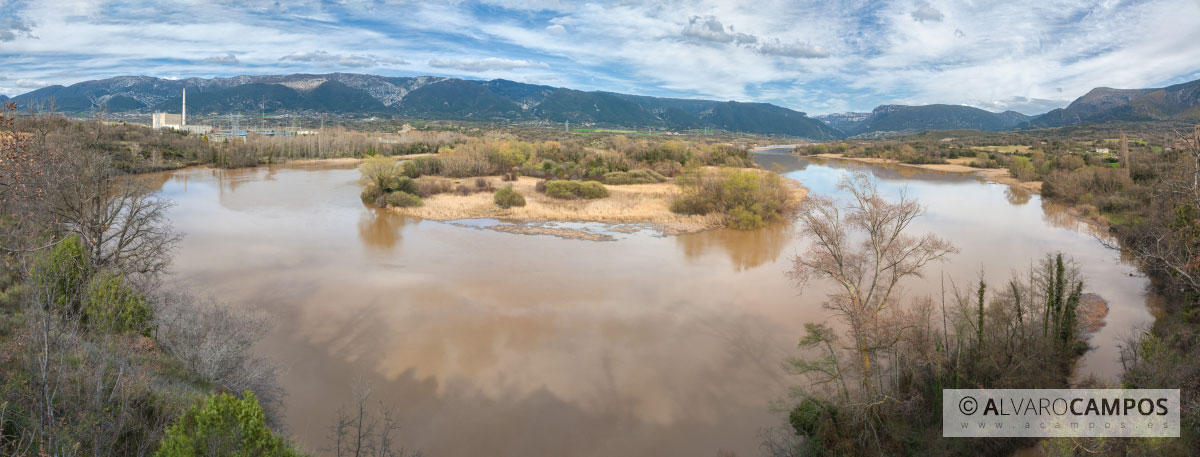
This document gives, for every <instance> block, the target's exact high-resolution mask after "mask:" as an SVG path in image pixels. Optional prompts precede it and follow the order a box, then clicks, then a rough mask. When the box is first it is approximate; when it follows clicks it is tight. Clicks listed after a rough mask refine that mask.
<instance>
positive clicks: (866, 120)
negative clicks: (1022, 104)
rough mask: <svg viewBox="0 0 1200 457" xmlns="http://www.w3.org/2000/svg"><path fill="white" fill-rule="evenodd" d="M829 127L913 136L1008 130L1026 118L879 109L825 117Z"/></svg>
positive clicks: (960, 109)
mask: <svg viewBox="0 0 1200 457" xmlns="http://www.w3.org/2000/svg"><path fill="white" fill-rule="evenodd" d="M822 120H823V121H825V122H827V123H828V124H829V125H831V126H834V127H838V128H840V129H842V130H843V131H845V132H846V134H847V135H868V134H881V133H912V132H920V131H924V130H964V129H966V130H983V131H993V132H994V131H1001V130H1008V129H1011V128H1013V127H1015V126H1017V125H1020V124H1022V123H1025V122H1027V121H1028V120H1029V117H1028V116H1026V115H1024V114H1021V113H1018V112H1015V111H1005V112H1003V113H993V112H991V111H985V110H982V109H979V108H972V107H970V106H962V105H921V106H906V105H881V106H879V107H877V108H875V109H874V110H873V111H871V113H869V114H868V113H841V114H834V115H827V116H824V118H823V119H822Z"/></svg>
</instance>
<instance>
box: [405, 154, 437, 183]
mask: <svg viewBox="0 0 1200 457" xmlns="http://www.w3.org/2000/svg"><path fill="white" fill-rule="evenodd" d="M403 168H404V176H408V177H409V178H414V179H415V178H419V177H421V176H437V175H440V174H442V161H441V160H440V159H438V158H437V157H417V158H415V159H412V160H409V161H406V162H404V167H403Z"/></svg>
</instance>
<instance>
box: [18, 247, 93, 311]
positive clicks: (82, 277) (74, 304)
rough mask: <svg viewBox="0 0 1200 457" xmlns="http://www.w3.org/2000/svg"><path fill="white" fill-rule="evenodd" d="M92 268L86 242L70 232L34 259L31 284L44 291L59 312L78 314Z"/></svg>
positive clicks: (35, 288)
mask: <svg viewBox="0 0 1200 457" xmlns="http://www.w3.org/2000/svg"><path fill="white" fill-rule="evenodd" d="M90 271H91V268H90V267H89V265H88V258H87V254H85V253H84V251H83V242H82V241H80V239H79V236H77V235H71V236H69V237H67V238H64V239H63V240H62V241H59V242H58V244H56V245H55V246H54V248H53V249H51V250H50V252H48V253H46V255H44V256H42V257H40V258H38V259H37V260H36V261H35V262H34V264H33V268H32V270H31V271H30V281H29V282H30V287H31V288H32V289H34V290H41V291H44V292H43V293H44V294H45V296H46V298H48V299H49V300H50V302H51V303H50V304H51V305H53V306H54V307H55V308H56V309H58V310H59V311H60V312H70V313H77V312H79V309H78V304H79V298H80V296H81V295H82V293H83V292H84V287H85V286H86V285H87V284H86V282H87V277H88V275H89V273H90Z"/></svg>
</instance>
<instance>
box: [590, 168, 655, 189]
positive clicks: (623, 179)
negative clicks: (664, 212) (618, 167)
mask: <svg viewBox="0 0 1200 457" xmlns="http://www.w3.org/2000/svg"><path fill="white" fill-rule="evenodd" d="M666 180H667V177H666V176H663V175H662V174H660V173H658V172H656V171H654V170H632V171H629V172H624V171H613V172H609V173H605V174H604V184H608V185H610V186H620V185H626V184H656V183H660V182H664V181H666Z"/></svg>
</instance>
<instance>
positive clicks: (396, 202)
mask: <svg viewBox="0 0 1200 457" xmlns="http://www.w3.org/2000/svg"><path fill="white" fill-rule="evenodd" d="M386 201H387V206H394V207H397V208H408V207H412V206H421V205H423V204H424V203H423V202H422V201H421V197H418V196H416V195H413V194H410V193H408V192H405V191H402V190H398V191H395V192H388V194H387V200H386Z"/></svg>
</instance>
